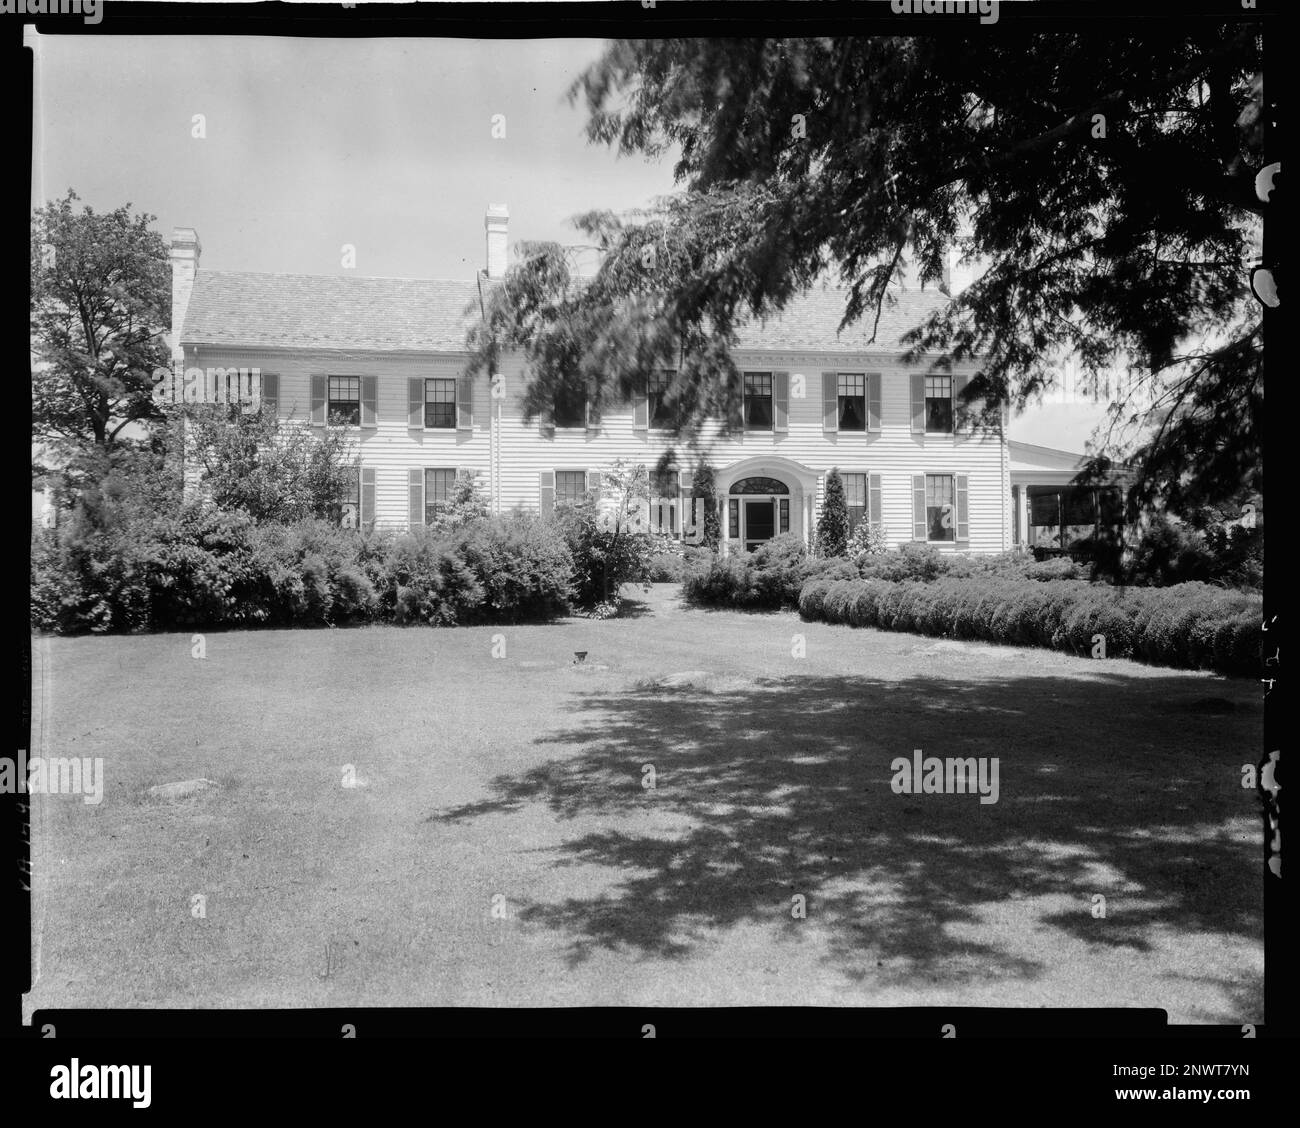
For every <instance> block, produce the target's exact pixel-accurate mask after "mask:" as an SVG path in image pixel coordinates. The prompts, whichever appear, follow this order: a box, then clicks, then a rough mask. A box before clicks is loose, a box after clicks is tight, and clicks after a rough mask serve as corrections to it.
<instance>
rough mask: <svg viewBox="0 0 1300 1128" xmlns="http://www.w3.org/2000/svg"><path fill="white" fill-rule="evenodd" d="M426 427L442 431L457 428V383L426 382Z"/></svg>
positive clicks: (452, 381) (444, 380) (438, 380)
mask: <svg viewBox="0 0 1300 1128" xmlns="http://www.w3.org/2000/svg"><path fill="white" fill-rule="evenodd" d="M424 425H425V426H426V427H436V428H440V429H445V428H448V427H450V428H452V429H454V428H455V426H456V381H455V380H446V379H436V380H426V381H425V382H424Z"/></svg>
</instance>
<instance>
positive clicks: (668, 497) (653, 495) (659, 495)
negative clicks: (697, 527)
mask: <svg viewBox="0 0 1300 1128" xmlns="http://www.w3.org/2000/svg"><path fill="white" fill-rule="evenodd" d="M680 482H681V479H680V477H678V473H677V471H676V470H670V471H668V473H666V474H657V473H655V472H653V471H651V474H650V499H651V500H650V505H651V514H650V525H651V528H653V529H657V530H658V531H660V532H663V533H671V534H672V535H673V536H676V535H677V532H678V528H677V494H678V489H679V483H680Z"/></svg>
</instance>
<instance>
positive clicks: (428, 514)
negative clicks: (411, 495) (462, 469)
mask: <svg viewBox="0 0 1300 1128" xmlns="http://www.w3.org/2000/svg"><path fill="white" fill-rule="evenodd" d="M455 484H456V471H455V470H453V469H450V468H438V469H426V470H425V472H424V523H425V524H426V525H430V524H432V523H433V519H434V517H435V516H436V515H437V512H438V510H439V509H445V508H446V507H447V506H448V505H450V504H451V498H452V487H453V486H454V485H455Z"/></svg>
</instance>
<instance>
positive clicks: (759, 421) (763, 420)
mask: <svg viewBox="0 0 1300 1128" xmlns="http://www.w3.org/2000/svg"><path fill="white" fill-rule="evenodd" d="M772 416H773V412H772V373H770V372H746V373H745V403H744V420H745V430H746V431H770V430H771V429H772Z"/></svg>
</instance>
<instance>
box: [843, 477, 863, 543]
mask: <svg viewBox="0 0 1300 1128" xmlns="http://www.w3.org/2000/svg"><path fill="white" fill-rule="evenodd" d="M840 480H841V481H842V482H843V483H844V504H845V507H846V508H847V509H848V513H849V536H852V535H853V530H854V529H856V528H857V527H858V525H860V524H861V523H862V520H863V518H864V517H865V516H866V513H867V476H866V475H865V474H841V475H840Z"/></svg>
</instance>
